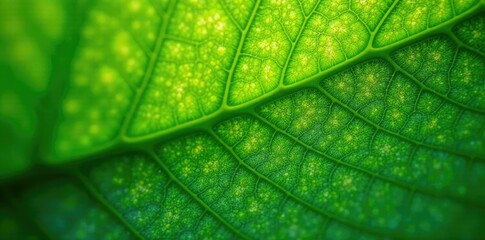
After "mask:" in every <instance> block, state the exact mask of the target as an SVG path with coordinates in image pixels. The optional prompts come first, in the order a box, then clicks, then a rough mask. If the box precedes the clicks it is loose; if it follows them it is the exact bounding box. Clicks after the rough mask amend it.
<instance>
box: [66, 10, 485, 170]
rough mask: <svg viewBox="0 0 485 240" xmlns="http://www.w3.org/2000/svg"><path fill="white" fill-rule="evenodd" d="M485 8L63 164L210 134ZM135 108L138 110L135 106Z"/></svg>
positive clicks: (449, 28) (124, 136)
mask: <svg viewBox="0 0 485 240" xmlns="http://www.w3.org/2000/svg"><path fill="white" fill-rule="evenodd" d="M483 8H484V6H483V4H477V5H476V6H475V7H473V8H471V9H469V10H468V11H466V12H464V13H462V14H460V15H459V16H456V17H455V18H453V19H451V20H449V21H447V22H444V23H442V24H439V25H437V26H434V27H432V28H429V29H427V30H425V31H423V32H420V33H418V34H415V35H412V36H410V37H408V38H407V39H403V40H401V41H398V42H395V43H393V44H390V45H387V46H385V47H381V48H375V47H372V43H370V44H368V46H367V48H366V49H365V50H364V51H362V52H361V53H359V54H358V55H356V56H354V57H352V58H350V59H348V60H347V61H345V62H343V63H340V64H337V65H335V66H333V67H331V68H329V69H327V70H325V71H322V72H320V73H318V74H316V75H314V76H311V77H308V78H305V79H303V80H301V81H299V82H296V83H294V84H291V85H284V84H281V85H280V86H279V87H278V88H277V89H275V90H274V91H272V92H269V93H267V94H264V95H262V96H261V97H259V98H256V99H252V100H250V101H247V102H245V103H242V104H240V105H236V106H230V105H227V104H223V105H222V106H221V107H220V108H219V109H218V110H217V111H215V112H213V113H210V114H207V115H205V116H203V117H201V118H199V119H197V120H194V121H190V122H185V123H182V124H179V125H177V126H175V127H172V128H169V129H165V130H162V131H158V132H154V133H151V134H146V135H143V136H133V137H131V136H128V135H127V133H126V131H124V133H121V134H120V135H119V136H118V137H117V138H116V139H113V141H112V142H111V144H107V145H106V146H105V147H101V148H98V149H95V150H94V151H91V152H89V153H87V154H86V155H81V156H76V157H73V158H71V161H69V162H67V163H64V165H69V164H71V163H74V164H77V163H79V162H84V161H88V160H90V159H93V158H97V157H99V156H110V155H113V154H119V153H120V152H130V151H134V150H140V149H146V147H148V146H154V144H156V143H160V142H163V141H166V140H170V139H173V138H175V137H177V136H182V135H187V134H190V133H193V132H197V131H208V130H210V129H211V128H212V126H214V125H215V124H217V123H219V122H221V121H223V120H226V119H229V118H232V117H235V116H238V115H241V114H244V113H255V112H256V109H257V108H258V107H259V106H261V105H263V104H265V103H268V102H270V101H272V100H274V99H277V98H280V97H282V96H285V95H287V94H289V93H292V92H296V91H297V90H300V89H305V88H309V87H315V88H317V87H318V82H319V80H321V79H322V78H324V77H328V76H331V75H334V74H336V73H338V72H341V71H343V70H345V69H348V68H349V67H351V66H354V65H356V64H358V63H361V62H365V61H367V60H370V59H376V58H383V59H390V58H391V57H390V55H391V53H392V52H394V51H396V50H398V49H400V48H402V47H403V46H405V45H410V44H412V43H416V42H420V41H422V40H424V39H426V38H428V37H430V36H434V35H438V34H446V35H448V36H452V39H454V38H455V37H454V36H453V35H452V28H453V27H454V26H455V25H456V24H457V23H459V22H461V21H463V20H464V19H465V18H466V17H467V16H472V15H474V14H476V13H478V12H480V11H483ZM409 38H412V40H410V39H409ZM373 39H374V38H373V37H371V39H370V40H371V41H372V40H373ZM140 95H141V94H140ZM132 107H133V108H134V109H136V105H135V106H132ZM129 124H130V122H126V123H125V126H124V128H125V129H126V128H127V127H129Z"/></svg>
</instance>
